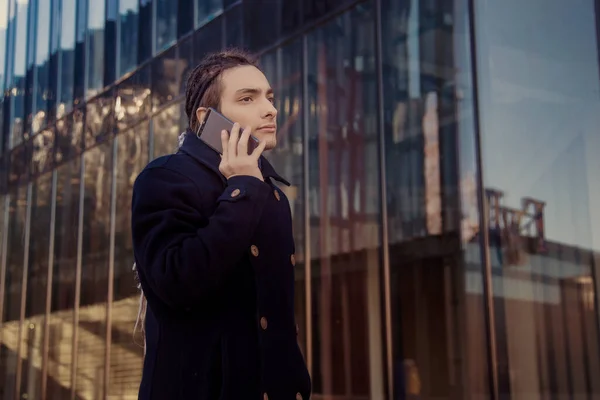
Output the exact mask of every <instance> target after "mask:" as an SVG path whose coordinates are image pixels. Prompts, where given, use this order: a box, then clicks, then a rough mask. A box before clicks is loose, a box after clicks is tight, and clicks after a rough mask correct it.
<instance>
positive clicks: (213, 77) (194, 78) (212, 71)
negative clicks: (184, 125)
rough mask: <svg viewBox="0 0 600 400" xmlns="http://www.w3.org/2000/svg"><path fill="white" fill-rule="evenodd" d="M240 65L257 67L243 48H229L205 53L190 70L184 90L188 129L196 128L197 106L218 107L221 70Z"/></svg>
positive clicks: (252, 58) (255, 62)
mask: <svg viewBox="0 0 600 400" xmlns="http://www.w3.org/2000/svg"><path fill="white" fill-rule="evenodd" d="M242 65H251V66H254V67H257V68H258V62H257V60H256V58H254V57H253V56H251V55H250V54H249V53H247V52H245V51H244V50H241V49H237V48H230V49H227V50H223V51H218V52H215V53H210V54H207V55H206V56H205V57H204V58H203V59H202V61H200V64H198V65H197V66H196V68H194V69H193V70H192V72H190V75H189V77H188V79H187V85H186V90H185V113H186V114H187V117H188V122H189V126H190V129H192V130H193V131H196V130H197V129H198V118H197V117H196V110H198V108H199V107H212V108H215V109H217V110H218V109H219V108H220V103H221V88H222V87H221V74H222V73H223V71H225V70H228V69H230V68H235V67H239V66H242Z"/></svg>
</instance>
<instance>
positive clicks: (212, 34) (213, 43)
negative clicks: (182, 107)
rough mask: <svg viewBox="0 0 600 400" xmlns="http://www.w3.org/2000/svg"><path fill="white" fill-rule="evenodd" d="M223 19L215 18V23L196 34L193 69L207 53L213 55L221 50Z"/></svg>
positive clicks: (220, 17) (212, 22)
mask: <svg viewBox="0 0 600 400" xmlns="http://www.w3.org/2000/svg"><path fill="white" fill-rule="evenodd" d="M223 18H224V17H222V16H219V17H217V18H215V20H214V21H211V22H210V23H209V24H207V25H206V26H204V27H202V28H201V29H199V30H197V31H196V33H194V63H193V66H192V69H193V68H195V67H196V65H198V64H199V63H200V61H201V60H202V58H204V56H205V55H206V54H207V53H212V52H214V51H218V50H220V49H221V44H222V38H223ZM186 79H187V77H186Z"/></svg>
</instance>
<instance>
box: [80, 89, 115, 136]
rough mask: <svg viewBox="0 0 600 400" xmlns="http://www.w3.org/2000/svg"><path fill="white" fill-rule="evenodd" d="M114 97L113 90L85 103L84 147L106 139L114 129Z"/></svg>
mask: <svg viewBox="0 0 600 400" xmlns="http://www.w3.org/2000/svg"><path fill="white" fill-rule="evenodd" d="M114 113H115V99H114V97H113V90H109V91H108V92H105V93H103V94H102V95H100V96H99V97H97V98H95V99H94V100H92V101H91V102H89V103H87V106H86V113H85V148H89V147H91V146H94V145H95V144H96V143H100V142H102V141H104V140H106V138H107V137H110V136H111V135H112V134H113V133H114V129H115V123H116V122H115V114H114Z"/></svg>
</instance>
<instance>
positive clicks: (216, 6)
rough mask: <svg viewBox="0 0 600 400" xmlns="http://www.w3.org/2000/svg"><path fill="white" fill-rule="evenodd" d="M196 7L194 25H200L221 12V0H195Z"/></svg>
mask: <svg viewBox="0 0 600 400" xmlns="http://www.w3.org/2000/svg"><path fill="white" fill-rule="evenodd" d="M196 7H197V9H198V13H197V14H196V15H197V16H198V19H197V20H196V27H200V26H202V25H204V24H205V23H207V22H209V21H212V20H213V19H214V18H215V17H216V16H218V15H220V14H221V13H222V12H223V0H196Z"/></svg>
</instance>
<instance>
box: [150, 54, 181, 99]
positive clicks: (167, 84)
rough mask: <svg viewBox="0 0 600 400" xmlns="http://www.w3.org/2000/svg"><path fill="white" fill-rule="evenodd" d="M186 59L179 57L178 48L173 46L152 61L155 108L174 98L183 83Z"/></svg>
mask: <svg viewBox="0 0 600 400" xmlns="http://www.w3.org/2000/svg"><path fill="white" fill-rule="evenodd" d="M183 64H185V61H180V60H179V58H178V57H177V48H176V47H172V48H170V49H169V50H167V51H166V52H165V53H164V54H162V55H161V56H160V57H159V58H157V59H155V60H154V61H152V105H153V109H154V110H156V109H157V108H160V107H161V106H162V105H163V104H165V103H168V102H169V101H171V100H173V99H174V98H175V97H177V95H178V94H179V88H180V87H181V85H182V80H183V78H184V77H183V76H182V74H181V72H182V71H183V69H184V67H183Z"/></svg>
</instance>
